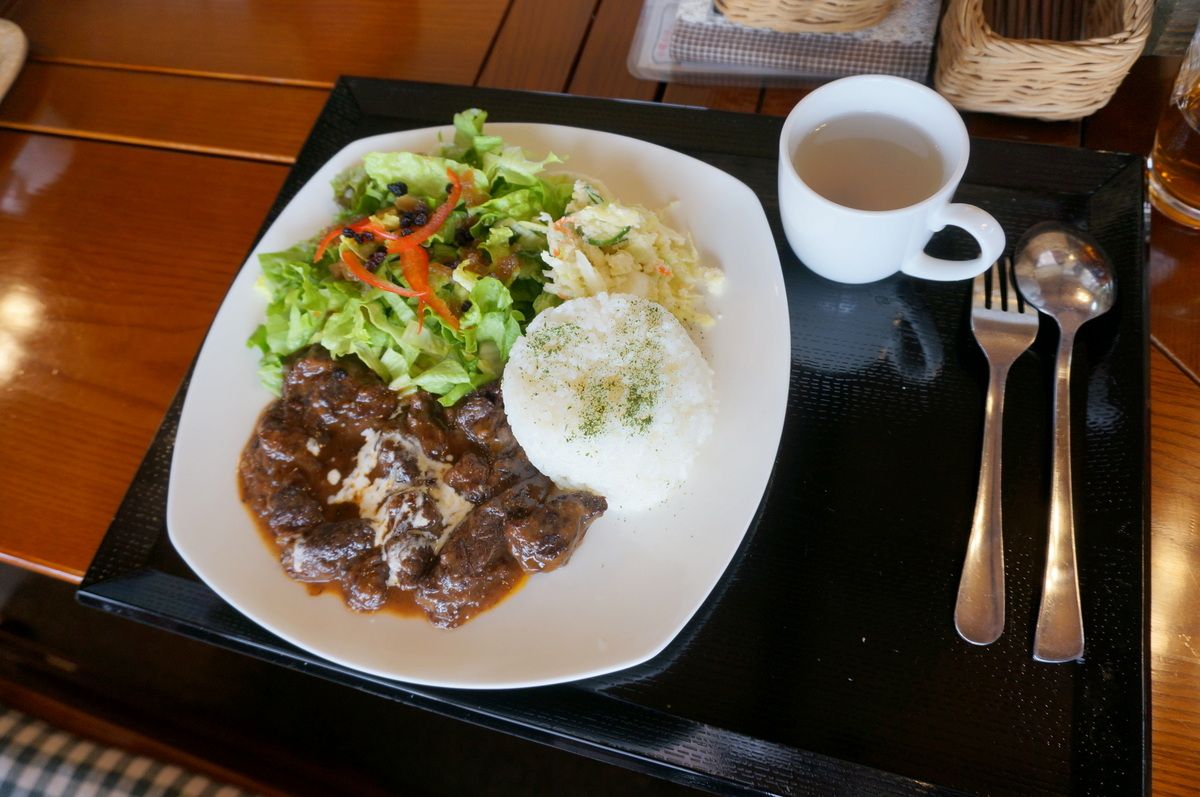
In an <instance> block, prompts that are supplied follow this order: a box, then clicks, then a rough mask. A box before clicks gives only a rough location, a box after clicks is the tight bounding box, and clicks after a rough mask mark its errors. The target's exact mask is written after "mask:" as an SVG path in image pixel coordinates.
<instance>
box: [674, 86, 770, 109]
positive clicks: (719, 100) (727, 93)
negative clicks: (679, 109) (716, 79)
mask: <svg viewBox="0 0 1200 797" xmlns="http://www.w3.org/2000/svg"><path fill="white" fill-rule="evenodd" d="M761 98H762V89H760V88H757V87H751V86H693V85H689V84H687V83H668V84H667V89H666V91H664V92H663V97H662V99H663V102H671V103H675V104H676V105H696V106H699V107H701V108H715V109H717V110H722V111H741V112H743V113H754V112H755V111H757V110H758V102H759V100H760V99H761Z"/></svg>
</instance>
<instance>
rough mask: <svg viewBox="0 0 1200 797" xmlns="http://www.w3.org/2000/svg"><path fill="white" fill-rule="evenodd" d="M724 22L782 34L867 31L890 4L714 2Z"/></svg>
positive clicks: (875, 0)
mask: <svg viewBox="0 0 1200 797" xmlns="http://www.w3.org/2000/svg"><path fill="white" fill-rule="evenodd" d="M715 2H716V6H717V10H718V11H720V12H721V13H722V14H724V15H725V18H726V19H729V20H732V21H733V22H740V23H741V24H743V25H749V26H751V27H755V28H770V29H771V30H778V31H782V32H784V33H800V32H812V31H820V32H823V33H838V32H841V31H847V30H858V29H859V28H869V27H870V26H872V25H874V24H875V23H877V22H879V21H880V20H881V19H883V18H884V17H886V16H887V14H888V12H889V11H891V10H892V4H893V2H894V0H715Z"/></svg>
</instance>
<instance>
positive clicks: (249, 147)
mask: <svg viewBox="0 0 1200 797" xmlns="http://www.w3.org/2000/svg"><path fill="white" fill-rule="evenodd" d="M327 96H328V92H326V91H325V90H324V89H312V88H302V87H296V86H268V85H263V84H261V83H247V82H234V81H228V80H213V79H210V78H195V77H181V76H176V75H163V74H154V73H148V72H128V71H124V70H116V69H95V68H89V67H79V66H68V65H64V64H53V63H39V62H31V63H28V64H26V65H25V68H24V69H23V70H22V71H21V74H20V76H19V77H18V78H17V80H16V82H15V83H13V85H12V88H11V89H10V90H9V92H8V96H6V97H5V98H4V101H3V102H0V127H3V128H8V129H12V130H24V131H30V132H45V133H55V134H59V135H71V136H79V137H82V138H93V139H99V140H106V141H118V142H125V143H134V144H141V145H148V146H156V147H166V148H173V149H182V150H188V151H195V152H206V153H211V154H219V155H229V156H233V157H241V158H253V159H258V160H267V161H275V162H279V163H291V162H292V161H294V160H295V155H296V153H297V152H298V151H299V149H300V146H301V144H303V143H304V139H305V138H306V137H307V135H308V130H309V128H310V127H311V126H312V123H313V121H314V120H315V119H316V118H317V115H318V114H319V113H320V112H321V107H322V106H323V105H324V104H325V99H326V98H327ZM117 97H119V98H121V101H119V102H114V101H113V98H117ZM183 97H186V98H187V101H186V102H181V101H180V98H183Z"/></svg>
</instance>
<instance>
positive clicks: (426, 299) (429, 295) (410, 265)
mask: <svg viewBox="0 0 1200 797" xmlns="http://www.w3.org/2000/svg"><path fill="white" fill-rule="evenodd" d="M400 271H401V273H403V274H404V279H405V281H407V282H408V284H409V285H410V286H411V287H412V288H413V289H414V290H415V291H417V293H418V295H417V325H418V328H421V327H423V326H424V323H425V313H424V310H425V308H426V307H428V308H429V309H431V310H433V312H435V313H437V314H438V315H439V316H441V318H442V320H443V321H445V322H446V323H447V324H449V325H450V328H451V329H458V318H456V317H455V315H454V313H452V312H450V307H449V306H448V305H447V304H446V303H445V302H444V301H443V300H442V297H440V296H438V295H437V294H436V293H434V292H433V286H432V285H430V284H429V253H428V252H427V251H425V250H424V249H422V248H421V247H419V246H418V247H415V248H413V249H407V250H405V251H404V252H402V253H401V254H400Z"/></svg>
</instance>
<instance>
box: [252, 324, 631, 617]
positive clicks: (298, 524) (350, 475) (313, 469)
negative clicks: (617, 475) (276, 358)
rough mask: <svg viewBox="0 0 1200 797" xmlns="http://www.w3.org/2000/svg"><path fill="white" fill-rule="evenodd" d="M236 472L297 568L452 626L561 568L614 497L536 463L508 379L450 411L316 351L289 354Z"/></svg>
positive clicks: (290, 566)
mask: <svg viewBox="0 0 1200 797" xmlns="http://www.w3.org/2000/svg"><path fill="white" fill-rule="evenodd" d="M238 481H239V484H240V488H241V494H242V500H243V501H244V502H245V503H246V505H247V506H248V507H249V508H250V510H251V512H252V513H253V514H254V516H255V518H256V519H257V520H258V522H259V524H260V527H261V528H262V529H263V531H264V533H265V534H266V535H267V537H268V538H269V539H270V540H271V541H272V544H274V545H275V546H277V548H278V550H279V553H280V562H281V563H282V565H283V568H284V570H285V571H286V572H287V574H288V575H289V576H290V577H292V578H294V579H296V580H297V581H301V582H304V583H306V584H309V585H322V588H323V587H327V586H336V587H337V589H338V590H339V591H340V592H341V595H342V598H343V600H344V601H345V602H346V605H347V606H349V607H350V608H351V609H354V610H356V611H360V612H374V611H378V610H380V609H383V608H385V607H387V608H391V609H395V610H397V611H399V612H401V613H404V614H408V613H410V612H411V613H417V612H423V613H424V614H425V615H426V616H427V617H428V618H429V620H430V621H431V622H432V623H434V624H435V625H439V626H443V627H448V628H452V627H455V626H458V625H461V624H462V623H464V622H466V621H467V620H469V619H471V618H472V617H474V616H475V615H476V614H478V613H479V612H481V611H483V610H485V609H487V608H489V607H491V606H493V605H495V604H496V603H497V602H498V601H499V600H500V599H502V598H503V597H504V596H505V595H507V594H508V593H509V592H511V591H512V590H513V589H514V588H515V587H517V586H518V584H520V583H521V581H522V580H523V578H524V577H525V574H527V573H539V572H546V571H549V570H553V569H555V568H557V567H559V566H561V565H563V564H565V563H566V562H567V560H568V559H569V558H570V556H571V554H572V552H574V550H575V548H576V546H578V545H579V543H580V542H581V541H582V540H583V537H584V534H585V533H586V532H587V529H588V526H590V525H591V523H592V521H594V520H595V519H596V518H598V517H599V516H600V515H601V514H603V513H604V511H605V509H606V508H607V503H606V502H605V500H604V499H603V498H602V497H600V496H596V495H591V494H590V493H583V492H565V491H562V490H559V489H558V488H556V487H555V486H554V484H553V483H552V482H551V481H550V480H549V479H548V478H546V477H545V476H543V475H542V474H541V473H539V472H538V470H537V469H536V468H534V467H533V465H532V464H530V462H529V459H528V458H527V457H526V456H525V452H524V451H522V450H521V447H520V445H518V444H517V441H516V440H515V439H514V438H513V435H512V431H511V429H510V428H509V426H508V419H507V418H506V417H505V414H504V401H503V398H502V397H501V395H500V387H499V385H498V384H496V383H493V384H491V385H486V386H484V387H482V388H480V389H479V390H476V391H475V392H474V393H470V394H468V395H467V396H465V397H464V398H463V399H462V400H460V401H459V402H458V404H457V405H456V406H454V407H450V408H443V407H442V406H441V405H439V404H438V403H437V402H436V401H435V400H434V399H433V398H432V397H431V396H429V395H428V394H426V393H416V394H414V395H411V396H406V397H403V398H400V397H398V396H397V395H396V394H395V393H394V392H393V391H391V390H389V389H388V387H387V386H386V385H385V384H384V383H383V381H382V380H381V379H380V378H379V377H378V376H377V375H376V374H375V373H374V372H372V371H371V370H370V369H368V368H367V367H366V366H365V365H363V364H362V363H361V362H359V361H358V359H357V358H354V357H346V358H343V359H341V360H334V359H333V358H332V357H330V356H329V354H328V353H327V352H326V351H325V350H324V349H322V348H320V347H313V348H311V349H309V350H307V351H305V352H302V353H300V354H299V355H297V356H295V357H294V358H293V359H292V360H291V362H290V363H289V364H288V367H287V371H286V374H285V376H284V382H283V395H282V397H281V398H280V399H279V400H278V401H276V402H273V403H272V404H271V405H270V406H268V407H267V408H266V410H264V411H263V414H262V417H261V418H259V421H258V426H257V427H256V428H255V431H254V435H253V437H251V438H250V442H249V443H248V444H247V445H246V449H245V451H244V452H243V453H242V458H241V461H240V463H239V466H238Z"/></svg>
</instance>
